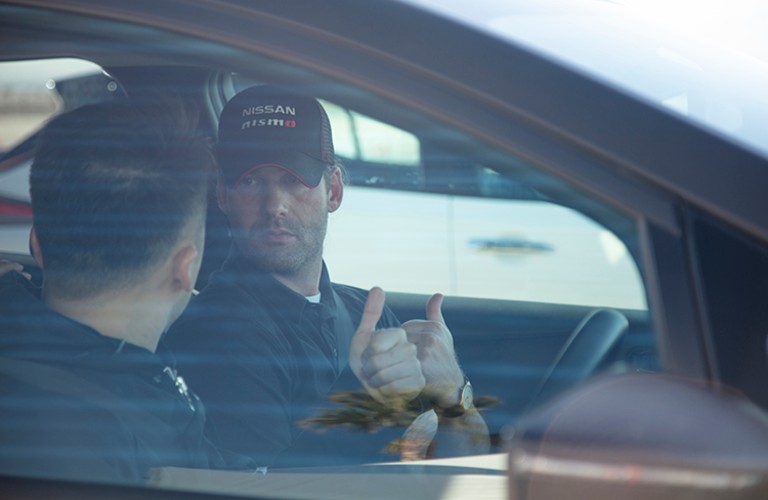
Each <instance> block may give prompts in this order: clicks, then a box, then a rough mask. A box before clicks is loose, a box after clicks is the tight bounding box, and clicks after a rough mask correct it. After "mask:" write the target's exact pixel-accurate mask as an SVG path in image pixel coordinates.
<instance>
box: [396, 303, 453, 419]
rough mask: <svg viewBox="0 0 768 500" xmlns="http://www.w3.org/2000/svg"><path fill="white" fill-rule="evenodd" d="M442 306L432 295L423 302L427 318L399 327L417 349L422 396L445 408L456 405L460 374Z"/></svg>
mask: <svg viewBox="0 0 768 500" xmlns="http://www.w3.org/2000/svg"><path fill="white" fill-rule="evenodd" d="M442 304H443V295H442V294H439V293H436V294H435V295H433V296H432V297H431V298H430V299H429V301H428V302H427V310H426V313H427V319H426V320H418V319H415V320H411V321H407V322H405V323H403V325H402V328H403V329H404V330H405V331H406V333H407V335H408V340H409V341H410V342H411V343H412V344H414V345H415V346H416V348H417V350H418V358H419V361H420V362H421V370H422V373H423V374H424V378H425V380H426V383H427V386H426V391H425V392H426V394H427V395H428V396H430V397H432V398H433V399H435V400H436V402H437V403H438V404H439V405H440V406H442V407H444V408H448V407H450V406H453V405H455V404H457V403H458V402H459V401H458V398H459V389H460V388H461V386H462V385H463V384H464V375H463V374H462V371H461V368H460V367H459V362H458V361H457V359H456V352H455V351H454V349H453V336H452V335H451V332H450V330H448V327H447V326H446V324H445V319H444V318H443V313H442V311H441V307H442Z"/></svg>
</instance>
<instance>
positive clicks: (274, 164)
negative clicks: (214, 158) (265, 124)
mask: <svg viewBox="0 0 768 500" xmlns="http://www.w3.org/2000/svg"><path fill="white" fill-rule="evenodd" d="M264 167H276V168H279V169H282V170H285V171H286V172H288V173H289V174H291V175H293V176H294V177H296V178H297V179H299V181H300V182H301V183H302V184H304V185H305V186H307V187H308V188H309V189H315V188H316V187H317V186H313V185H312V184H309V183H308V182H307V181H305V180H304V179H302V178H301V176H300V175H299V174H297V173H296V172H294V171H293V170H291V169H290V168H288V167H286V166H284V165H280V164H278V163H262V164H261V165H256V166H255V167H251V168H249V169H248V170H246V171H245V172H244V173H243V174H242V175H240V177H238V178H237V180H236V181H235V183H234V184H233V185H234V186H237V185H238V184H239V183H240V181H241V180H243V178H244V177H247V176H248V175H250V174H251V173H253V172H255V171H256V170H258V169H260V168H264ZM319 185H320V184H318V186H319Z"/></svg>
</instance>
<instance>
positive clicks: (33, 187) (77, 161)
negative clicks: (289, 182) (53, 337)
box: [30, 99, 214, 299]
mask: <svg viewBox="0 0 768 500" xmlns="http://www.w3.org/2000/svg"><path fill="white" fill-rule="evenodd" d="M196 126H197V120H196V116H194V117H193V116H190V113H188V112H186V111H185V110H184V108H183V107H182V106H181V105H180V104H179V103H176V102H173V103H171V104H168V103H165V104H160V103H147V102H136V101H132V100H130V99H124V100H116V101H112V102H108V103H99V104H93V105H88V106H84V107H82V108H79V109H76V110H74V111H71V112H69V113H65V114H63V115H61V116H59V117H57V118H55V119H54V120H53V121H51V122H50V124H49V125H47V126H46V127H45V129H44V130H43V132H42V133H41V136H40V138H39V140H38V144H37V149H36V152H35V160H34V163H33V164H32V169H31V173H30V193H31V197H32V209H33V214H34V227H35V232H36V235H37V240H38V242H39V246H40V250H41V253H42V258H43V267H44V276H45V286H46V287H47V288H49V287H54V288H56V289H57V290H60V291H66V294H67V296H68V297H70V298H73V299H74V298H84V297H89V296H92V295H95V294H98V293H102V292H105V291H108V290H111V289H120V288H123V287H128V286H131V285H134V284H136V283H139V282H140V281H141V280H142V279H143V278H144V277H146V276H147V275H148V273H150V272H152V270H153V269H154V267H155V266H156V265H158V264H159V263H161V262H162V260H163V259H164V258H165V257H167V256H168V255H169V253H170V251H171V250H172V248H173V245H174V244H175V243H176V242H177V241H178V239H179V238H180V236H181V235H182V231H183V230H184V228H185V227H187V226H188V225H189V224H190V222H191V221H194V220H198V219H199V220H202V219H201V218H202V217H204V214H205V203H206V189H207V181H208V179H209V175H210V173H211V171H212V169H213V164H214V160H213V156H212V153H211V149H210V145H209V141H208V140H206V139H204V138H202V137H199V136H197V135H196V133H195V130H196ZM196 218H198V219H196ZM200 230H201V231H202V224H201V228H200ZM201 250H202V249H201Z"/></svg>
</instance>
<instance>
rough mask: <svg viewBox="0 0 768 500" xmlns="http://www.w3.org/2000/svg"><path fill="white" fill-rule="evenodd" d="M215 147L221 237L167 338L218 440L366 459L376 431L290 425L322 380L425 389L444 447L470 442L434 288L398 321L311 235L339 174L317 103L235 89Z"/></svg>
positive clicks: (483, 432) (401, 396)
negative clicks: (214, 262)
mask: <svg viewBox="0 0 768 500" xmlns="http://www.w3.org/2000/svg"><path fill="white" fill-rule="evenodd" d="M217 159H218V163H219V179H218V186H217V197H218V203H219V207H220V208H221V209H222V211H223V212H224V213H225V214H226V215H227V217H228V219H229V225H230V229H231V232H232V237H233V245H232V248H231V251H230V255H229V257H228V258H227V260H226V262H225V263H224V265H223V266H222V269H221V270H220V271H218V272H216V273H214V274H213V275H212V276H211V278H210V280H209V284H208V286H207V287H206V288H205V289H204V290H203V291H202V293H201V294H200V296H199V297H197V298H196V299H195V300H194V301H193V303H192V305H191V307H190V308H189V309H188V310H187V313H185V315H184V316H183V317H182V318H181V319H180V320H179V321H178V322H177V323H176V324H175V325H174V327H173V329H172V330H171V333H170V335H169V341H170V343H171V345H172V347H173V348H174V349H175V351H176V354H177V359H178V361H179V363H180V365H181V366H182V367H183V369H184V372H185V374H186V376H187V377H188V378H189V379H190V380H191V382H192V384H194V386H195V387H196V388H197V390H198V391H199V392H200V393H201V395H202V396H203V397H204V399H205V401H206V405H207V407H208V408H209V414H210V417H211V418H210V421H211V423H212V425H213V426H214V427H215V433H216V435H217V436H218V439H219V440H220V442H221V443H222V444H224V445H226V446H228V447H231V448H232V449H235V450H237V451H241V452H244V453H246V454H249V455H251V456H253V457H255V458H256V459H257V461H258V462H259V463H266V464H274V463H281V464H290V465H306V464H310V463H312V461H313V460H317V461H318V462H319V463H321V464H323V463H327V460H328V455H329V454H333V452H334V451H336V452H338V453H337V457H336V458H334V461H335V462H337V463H338V462H344V461H347V462H356V461H364V460H368V461H370V460H372V459H375V458H376V457H375V455H374V453H375V452H379V451H380V448H381V446H380V442H377V444H376V445H375V446H374V448H373V449H371V450H367V451H366V452H361V451H360V450H363V449H365V448H366V447H365V446H364V445H362V444H359V441H360V440H362V439H363V438H362V437H361V435H360V434H356V435H355V436H354V438H353V439H354V440H355V441H357V442H358V444H354V445H352V446H351V447H347V446H345V445H344V444H343V441H344V439H345V437H344V436H341V435H340V434H338V433H337V434H333V433H331V434H330V435H326V436H325V438H324V439H323V438H319V437H318V436H316V435H312V433H310V432H305V429H303V428H302V427H300V426H299V425H297V423H298V422H299V421H301V420H303V419H306V418H307V417H310V416H312V415H313V414H316V412H317V409H318V408H321V407H327V406H328V405H329V403H328V400H327V396H328V395H329V394H333V393H335V392H337V391H338V390H340V389H347V390H348V389H352V388H360V385H361V384H362V386H363V388H364V389H365V390H366V391H367V393H368V394H369V395H371V396H372V397H373V398H374V399H375V400H376V401H378V402H379V403H380V404H384V405H386V406H387V407H393V408H401V407H404V406H405V405H406V404H408V402H409V401H412V400H414V398H416V396H418V395H419V394H422V396H423V395H424V394H429V396H430V397H429V402H430V404H431V403H434V404H435V405H436V406H437V407H438V408H440V410H441V411H440V413H441V414H442V415H444V418H443V423H442V424H441V429H458V430H461V432H454V433H453V434H460V436H459V437H458V438H457V437H456V436H453V437H452V438H451V439H450V440H451V441H452V442H458V443H460V446H459V448H457V449H456V450H455V451H456V452H457V453H471V452H476V451H483V450H484V449H485V447H486V446H487V429H486V427H485V424H484V423H483V421H482V418H480V416H479V414H478V413H477V411H476V410H475V409H474V407H473V406H472V398H471V386H470V385H469V383H468V381H467V379H466V377H464V375H463V373H462V371H461V369H460V368H459V365H458V362H457V360H456V355H455V353H454V351H453V340H452V337H451V334H450V332H449V331H448V329H447V327H446V326H445V322H444V321H443V318H442V315H441V313H440V305H441V302H442V295H439V294H438V295H435V296H434V297H432V299H431V300H430V301H429V303H428V305H427V320H425V321H409V322H407V323H405V324H403V325H402V326H401V325H400V324H399V322H398V320H397V318H396V317H395V316H394V314H393V313H392V312H391V311H390V310H389V309H388V308H386V307H385V306H384V293H383V291H382V290H381V289H378V288H374V289H372V290H371V291H370V293H366V292H365V291H364V290H360V289H357V288H353V287H349V286H344V285H339V284H335V283H331V281H330V278H329V274H328V270H327V269H326V267H325V264H324V262H323V257H322V250H323V241H324V239H325V235H326V229H327V223H328V214H329V213H331V212H334V211H336V210H337V209H338V208H339V206H340V205H341V201H342V197H343V192H344V189H343V187H344V186H343V181H342V171H341V168H340V165H339V163H338V161H337V159H336V157H335V155H334V150H333V141H332V138H331V127H330V123H329V120H328V117H327V115H326V113H325V111H324V109H323V108H322V106H321V105H320V103H319V102H318V101H317V100H316V99H314V98H312V97H307V96H303V95H298V94H295V93H292V92H289V91H286V90H285V89H281V88H276V87H269V86H264V87H252V88H250V89H248V90H246V91H244V92H241V93H240V94H238V95H236V96H235V97H234V98H233V99H232V100H231V101H230V102H229V103H227V105H226V107H225V108H224V110H223V112H222V114H221V118H220V123H219V137H218V145H217ZM422 400H423V401H426V398H422ZM467 429H469V430H471V431H472V432H467ZM398 432H402V430H400V431H398ZM383 434H385V433H383ZM383 434H382V435H383ZM347 437H348V436H347ZM387 439H388V437H387ZM379 441H381V439H380V440H379ZM286 450H287V451H286ZM357 452H360V454H359V455H356V453H357ZM342 455H343V456H342ZM278 457H279V459H278ZM390 458H391V457H390Z"/></svg>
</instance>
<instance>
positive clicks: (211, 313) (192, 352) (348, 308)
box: [168, 252, 402, 467]
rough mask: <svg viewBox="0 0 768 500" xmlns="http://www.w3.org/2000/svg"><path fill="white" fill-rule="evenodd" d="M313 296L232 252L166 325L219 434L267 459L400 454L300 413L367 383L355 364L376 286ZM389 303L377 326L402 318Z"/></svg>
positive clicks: (297, 462) (333, 288)
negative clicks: (354, 342)
mask: <svg viewBox="0 0 768 500" xmlns="http://www.w3.org/2000/svg"><path fill="white" fill-rule="evenodd" d="M320 292H321V300H320V303H319V304H314V303H311V302H309V301H307V299H306V298H305V297H303V296H301V295H300V294H298V293H296V292H294V291H292V290H290V289H289V288H287V287H286V286H284V285H283V284H281V283H280V282H278V281H277V280H276V279H275V278H273V277H272V276H271V275H270V274H269V273H265V272H260V271H259V270H257V269H254V266H253V265H252V264H250V263H249V262H248V261H247V260H245V259H243V258H242V257H240V256H239V255H238V254H237V253H236V252H233V253H232V254H231V255H230V257H229V258H228V259H227V261H226V262H225V263H224V266H223V267H222V269H221V270H220V271H218V272H216V273H214V274H213V275H212V276H211V279H210V281H209V283H208V286H206V288H205V289H204V290H203V291H202V292H201V293H200V295H198V296H197V297H194V298H193V299H192V302H191V303H190V306H189V307H188V308H187V310H186V311H185V312H184V314H183V315H182V317H181V318H180V319H179V320H178V321H177V322H176V323H175V324H174V325H173V327H172V328H171V330H170V331H169V333H168V345H169V347H170V348H171V350H172V351H173V353H174V356H175V357H176V359H177V360H178V362H179V366H180V368H181V370H182V372H183V373H184V374H185V376H187V377H188V378H189V380H190V382H191V385H192V386H193V387H195V388H196V390H197V391H199V393H200V395H201V397H202V398H203V400H204V401H205V403H206V406H207V407H208V409H209V414H210V422H209V424H210V425H211V431H212V432H211V435H212V436H215V437H216V441H217V442H218V443H221V444H222V445H223V446H226V447H227V448H229V449H232V450H235V451H237V452H239V453H243V454H246V455H248V456H251V457H252V458H254V460H256V462H257V463H259V464H265V465H273V466H274V465H279V466H294V467H295V466H306V465H328V464H331V463H332V464H340V463H359V462H366V461H371V460H376V459H378V460H382V459H392V458H393V457H392V456H384V455H380V454H379V452H380V450H381V449H382V448H383V447H384V446H385V445H386V443H387V442H389V441H391V439H392V436H399V434H401V433H402V429H398V430H396V431H394V432H393V433H391V434H392V436H390V435H389V434H388V433H386V434H387V435H386V436H385V433H384V432H380V433H378V435H377V438H378V439H376V440H373V439H372V438H371V437H370V436H368V437H366V436H365V435H361V434H360V433H358V432H347V431H346V430H345V429H337V431H335V432H331V431H328V432H324V433H315V432H312V431H307V430H306V429H305V428H304V427H303V426H301V425H300V421H301V420H302V419H305V418H307V417H310V416H313V415H317V413H318V412H319V411H320V409H321V408H332V407H334V406H335V405H334V404H333V403H331V402H330V401H329V400H328V396H329V394H333V393H337V392H340V391H349V390H361V386H360V384H359V382H358V381H357V378H356V377H355V376H354V374H353V373H352V371H351V370H350V369H349V368H348V366H347V364H348V363H347V361H348V358H349V344H350V341H351V339H352V336H353V334H354V332H355V329H356V328H357V325H358V324H359V322H360V318H361V316H362V311H363V306H364V305H365V301H366V298H367V295H368V292H367V291H365V290H361V289H359V288H354V287H350V286H345V285H339V284H336V283H331V280H330V277H329V275H328V271H327V270H326V268H325V266H323V272H322V277H321V280H320ZM398 325H399V323H398V320H397V318H396V317H395V315H394V314H393V313H392V311H391V310H389V309H388V308H385V310H384V314H383V315H382V318H381V320H380V321H379V324H378V326H377V327H378V328H388V327H392V326H398Z"/></svg>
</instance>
